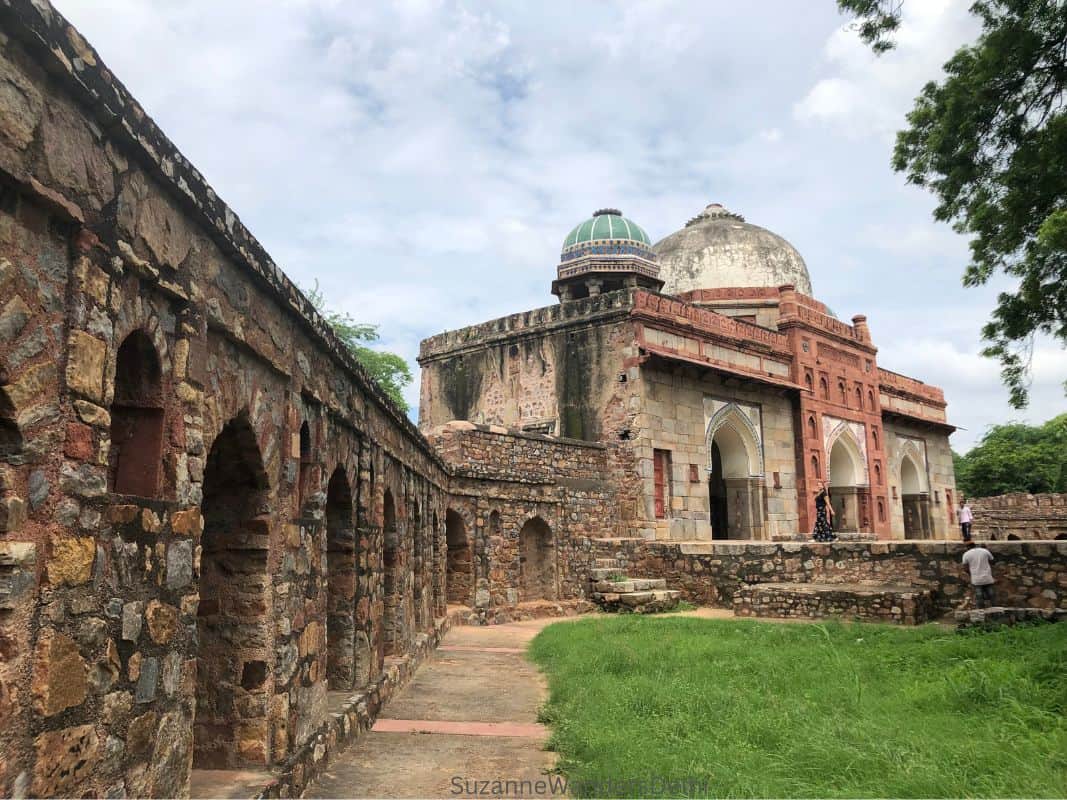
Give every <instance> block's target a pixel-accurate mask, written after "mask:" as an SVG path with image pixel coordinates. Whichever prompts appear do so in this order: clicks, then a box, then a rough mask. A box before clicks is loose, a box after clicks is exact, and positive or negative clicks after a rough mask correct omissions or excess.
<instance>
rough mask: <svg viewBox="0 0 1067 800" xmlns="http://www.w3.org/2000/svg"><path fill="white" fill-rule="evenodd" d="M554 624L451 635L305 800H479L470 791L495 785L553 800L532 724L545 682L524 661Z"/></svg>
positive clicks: (542, 737)
mask: <svg viewBox="0 0 1067 800" xmlns="http://www.w3.org/2000/svg"><path fill="white" fill-rule="evenodd" d="M554 621H556V620H551V619H545V620H530V621H527V622H518V623H510V624H507V625H493V626H490V627H478V626H466V625H464V626H457V627H454V628H453V629H452V630H451V631H449V633H448V634H447V636H446V638H445V640H444V642H442V643H441V646H439V647H438V648H437V651H436V652H435V654H434V656H433V657H432V658H431V659H430V660H429V661H427V662H426V663H425V664H423V665H422V666H421V667H420V668H419V671H418V672H417V673H416V674H415V676H414V677H413V678H412V680H411V682H410V683H408V685H407V686H405V687H404V689H403V690H402V691H401V692H400V693H399V694H397V695H396V696H395V697H393V699H392V700H390V702H389V704H388V705H387V706H386V707H385V708H384V709H382V714H381V716H380V717H379V718H378V719H377V721H376V722H375V724H374V727H373V728H371V730H370V731H368V732H367V733H366V734H365V735H364V736H362V737H360V738H359V739H358V740H357V741H356V742H355V743H354V744H353V745H352V746H351V747H349V748H348V749H347V750H345V751H343V752H341V753H337V754H336V755H335V756H334V758H333V759H332V760H331V763H330V764H329V765H328V766H327V767H326V770H325V771H324V772H323V773H322V774H321V775H320V776H319V778H318V779H317V780H316V781H315V782H314V783H313V784H311V785H310V786H309V787H308V789H307V791H306V792H305V796H306V797H323V798H327V797H353V798H354V797H398V798H400V797H404V798H408V797H479V796H481V795H480V794H479V792H480V791H481V790H480V789H479V788H478V787H482V786H492V785H501V786H513V787H515V786H518V787H522V788H521V791H522V792H523V793H522V795H521V796H522V797H523V799H524V800H527V798H530V797H559V796H560V789H559V788H558V787H557V788H553V787H555V786H556V785H555V784H553V785H552V786H549V783H548V781H549V779H551V778H553V777H554V776H553V775H552V774H551V771H552V769H553V767H554V766H555V754H553V753H550V752H547V751H546V750H545V749H544V745H545V741H546V740H547V739H548V730H547V729H546V728H545V726H544V725H540V724H538V722H537V712H538V709H539V708H540V706H541V704H542V703H543V702H544V700H545V696H546V691H545V685H544V680H543V678H542V676H541V675H540V673H539V672H538V671H537V669H536V668H535V667H534V665H533V664H531V663H530V662H529V661H527V660H526V657H525V652H526V644H527V643H528V642H529V641H530V639H532V638H533V637H534V636H535V635H536V634H537V632H538V631H539V630H541V628H543V627H544V626H545V625H548V624H550V623H551V622H554ZM413 734H428V735H413ZM556 777H557V780H556V783H557V784H558V783H559V781H558V776H556ZM531 786H533V787H535V788H534V789H532V790H531V789H529V788H527V787H531ZM518 791H520V790H519V789H515V790H514V791H511V790H509V791H507V792H504V793H503V795H502V796H512V797H518V796H520V795H518V794H516V792H518ZM531 791H532V794H531Z"/></svg>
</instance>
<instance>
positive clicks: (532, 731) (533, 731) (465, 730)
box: [371, 719, 548, 739]
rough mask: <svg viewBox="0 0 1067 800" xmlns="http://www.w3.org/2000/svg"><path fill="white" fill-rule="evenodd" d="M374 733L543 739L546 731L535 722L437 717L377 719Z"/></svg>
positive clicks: (546, 733)
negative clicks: (444, 718) (442, 718)
mask: <svg viewBox="0 0 1067 800" xmlns="http://www.w3.org/2000/svg"><path fill="white" fill-rule="evenodd" d="M371 730H372V731H375V732H376V733H451V734H455V735H458V736H521V737H529V738H534V739H544V738H546V737H547V736H548V731H547V729H546V728H545V726H544V725H541V724H539V723H536V722H446V721H443V720H437V719H379V720H378V721H377V722H375V723H374V727H373V728H371Z"/></svg>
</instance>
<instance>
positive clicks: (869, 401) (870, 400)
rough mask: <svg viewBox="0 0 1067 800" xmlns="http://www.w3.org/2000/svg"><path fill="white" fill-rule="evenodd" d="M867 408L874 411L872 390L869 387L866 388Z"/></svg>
mask: <svg viewBox="0 0 1067 800" xmlns="http://www.w3.org/2000/svg"><path fill="white" fill-rule="evenodd" d="M867 408H868V409H869V410H871V411H874V392H872V391H871V390H870V389H868V390H867Z"/></svg>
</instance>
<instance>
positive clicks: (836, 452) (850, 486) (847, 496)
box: [827, 429, 866, 531]
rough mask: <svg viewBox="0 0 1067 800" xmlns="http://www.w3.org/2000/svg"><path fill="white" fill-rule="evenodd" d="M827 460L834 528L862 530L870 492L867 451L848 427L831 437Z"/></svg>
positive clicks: (839, 529)
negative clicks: (864, 506) (863, 510)
mask: <svg viewBox="0 0 1067 800" xmlns="http://www.w3.org/2000/svg"><path fill="white" fill-rule="evenodd" d="M831 442H832V444H831V445H830V453H829V458H828V461H827V476H828V479H829V483H830V501H831V503H832V504H833V509H834V529H835V530H838V531H859V530H861V529H862V528H863V526H864V524H865V522H864V521H863V520H861V519H860V508H861V506H862V504H863V503H862V497H861V496H864V495H865V494H866V477H865V476H866V473H865V470H864V464H863V455H862V453H861V451H860V449H859V446H858V445H857V444H856V442H855V440H854V439H853V436H852V432H851V431H850V430H848V429H845V430H839V431H838V432H837V434H836V435H835V436H834V437H833V438H832V439H831Z"/></svg>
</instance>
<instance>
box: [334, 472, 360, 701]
mask: <svg viewBox="0 0 1067 800" xmlns="http://www.w3.org/2000/svg"><path fill="white" fill-rule="evenodd" d="M353 513H354V508H353V503H352V491H351V489H350V488H349V484H348V477H347V476H346V475H345V471H344V468H343V467H338V468H337V469H335V470H334V471H333V474H332V475H331V476H330V482H329V483H328V484H327V486H326V680H327V685H328V686H329V688H330V689H333V690H337V689H351V688H352V687H353V685H354V684H355V681H356V676H357V674H358V673H359V672H362V671H364V670H363V669H361V667H363V665H357V663H356V660H357V658H356V656H357V654H356V647H355V635H356V618H355V614H356V542H357V540H358V537H357V536H356V531H355V528H354V527H353V523H352V515H353ZM364 669H365V667H364Z"/></svg>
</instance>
